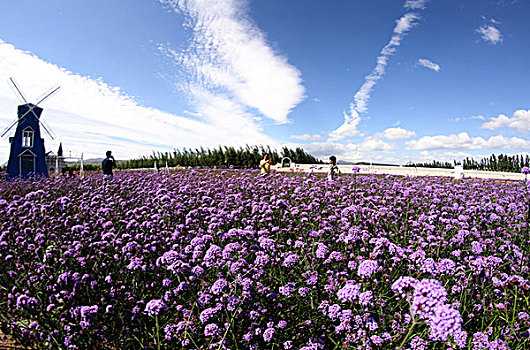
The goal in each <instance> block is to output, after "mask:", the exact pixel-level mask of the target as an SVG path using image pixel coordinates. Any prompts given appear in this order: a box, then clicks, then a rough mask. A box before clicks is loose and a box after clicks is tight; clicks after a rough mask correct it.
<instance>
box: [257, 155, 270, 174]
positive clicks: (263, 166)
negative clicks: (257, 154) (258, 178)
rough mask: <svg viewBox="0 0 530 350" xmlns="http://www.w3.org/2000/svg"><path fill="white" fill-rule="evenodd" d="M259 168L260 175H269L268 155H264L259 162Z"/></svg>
mask: <svg viewBox="0 0 530 350" xmlns="http://www.w3.org/2000/svg"><path fill="white" fill-rule="evenodd" d="M259 167H260V169H261V170H260V173H261V174H269V173H270V172H271V160H270V159H269V155H268V154H266V153H265V155H264V156H263V159H262V160H261V161H260V162H259Z"/></svg>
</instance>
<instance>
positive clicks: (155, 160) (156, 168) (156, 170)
mask: <svg viewBox="0 0 530 350" xmlns="http://www.w3.org/2000/svg"><path fill="white" fill-rule="evenodd" d="M157 170H158V168H157V167H156V160H155V171H157Z"/></svg>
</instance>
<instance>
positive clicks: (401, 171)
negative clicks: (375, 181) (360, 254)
mask: <svg viewBox="0 0 530 350" xmlns="http://www.w3.org/2000/svg"><path fill="white" fill-rule="evenodd" d="M338 167H339V170H340V172H341V173H342V174H352V173H353V170H352V168H353V165H338ZM358 167H359V174H379V175H402V176H444V177H453V178H462V177H463V178H466V179H469V178H475V179H500V180H521V181H522V180H525V179H526V177H525V175H524V174H521V173H506V172H499V171H479V170H464V169H462V168H456V169H443V168H423V167H404V166H381V165H373V166H370V165H358ZM328 168H329V165H328V164H293V165H292V166H291V167H289V168H282V167H281V166H280V165H277V166H274V167H273V169H274V170H276V171H289V172H304V173H310V172H314V173H325V172H327V171H328Z"/></svg>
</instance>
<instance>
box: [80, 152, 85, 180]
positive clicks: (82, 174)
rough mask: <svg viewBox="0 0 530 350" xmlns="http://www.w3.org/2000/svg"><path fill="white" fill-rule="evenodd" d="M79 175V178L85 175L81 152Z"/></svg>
mask: <svg viewBox="0 0 530 350" xmlns="http://www.w3.org/2000/svg"><path fill="white" fill-rule="evenodd" d="M80 173H81V174H80V175H81V178H84V177H85V167H84V164H83V153H81V171H80Z"/></svg>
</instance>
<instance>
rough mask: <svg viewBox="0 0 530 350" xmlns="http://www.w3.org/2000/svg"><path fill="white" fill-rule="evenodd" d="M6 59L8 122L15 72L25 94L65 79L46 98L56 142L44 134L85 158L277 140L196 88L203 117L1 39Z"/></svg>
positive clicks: (2, 120) (3, 101)
mask: <svg viewBox="0 0 530 350" xmlns="http://www.w3.org/2000/svg"><path fill="white" fill-rule="evenodd" d="M0 62H2V64H1V65H0V124H1V125H2V126H5V125H7V124H8V122H10V121H11V120H13V119H15V118H16V106H17V105H18V101H17V100H16V98H15V95H14V94H13V92H12V91H11V90H10V88H9V86H8V84H7V79H8V78H9V77H10V76H13V77H15V79H16V80H17V83H18V84H19V85H20V86H21V87H22V88H23V89H24V91H25V93H26V94H27V96H26V98H27V99H29V100H30V101H34V102H35V100H36V98H37V96H38V95H39V94H41V93H42V92H44V91H46V90H47V89H48V88H49V87H50V86H51V85H53V84H59V85H61V90H59V92H58V93H57V95H56V96H53V97H52V98H50V99H49V100H47V101H46V102H45V104H44V105H43V107H44V112H43V117H44V118H45V119H46V120H47V122H48V124H49V125H50V126H51V127H52V129H53V130H54V131H55V133H56V134H57V136H58V137H57V139H56V140H55V141H51V140H50V139H49V138H47V137H45V140H46V148H47V149H48V150H56V149H57V147H58V144H59V142H60V141H63V146H64V148H65V150H67V151H72V153H73V154H76V155H80V154H81V152H84V156H85V158H89V157H101V156H102V155H104V152H105V151H106V150H107V149H111V150H112V151H113V153H115V155H116V158H118V159H124V158H130V157H136V156H138V155H142V154H143V155H145V154H150V153H151V152H152V151H153V150H159V151H170V150H172V149H173V148H174V147H183V146H186V147H194V146H199V145H203V146H217V145H218V144H227V145H229V144H232V145H244V144H245V143H249V144H270V145H271V146H275V145H276V143H275V142H274V141H273V140H271V139H270V138H269V137H267V136H265V135H264V134H263V133H262V132H261V130H260V129H259V127H258V126H256V125H255V124H253V123H252V122H251V121H249V118H248V117H247V116H245V114H244V113H243V112H242V111H241V110H240V109H238V108H239V107H238V106H237V104H236V105H233V104H230V103H227V102H226V101H218V100H215V98H214V97H213V96H210V95H208V94H206V93H203V94H201V92H200V91H199V90H198V89H196V90H194V92H195V94H196V96H197V99H198V100H200V102H201V106H202V108H201V109H199V110H198V111H197V112H199V113H200V114H201V115H205V117H204V118H203V119H202V120H197V119H196V118H193V119H192V118H187V117H182V116H177V115H174V114H170V113H166V112H164V111H161V110H158V109H154V108H149V107H144V106H141V105H139V103H138V102H137V101H136V100H135V99H134V98H133V97H131V96H128V95H126V94H124V93H122V92H121V91H120V89H119V88H117V87H112V86H109V85H107V84H106V83H104V82H103V81H102V80H101V79H98V80H95V79H91V78H89V77H85V76H81V75H78V74H74V73H72V72H69V71H67V70H65V69H64V68H60V67H58V66H56V65H54V64H51V63H48V62H45V61H43V60H41V59H39V58H38V57H36V56H34V55H32V54H30V53H27V52H23V51H21V50H17V49H16V48H14V47H13V46H12V45H10V44H7V43H5V42H3V41H1V40H0ZM206 101H211V103H210V104H208V103H207V102H206ZM223 102H224V104H223ZM212 104H213V105H212ZM206 115H207V116H206ZM8 154H9V144H8V142H7V141H4V146H2V147H1V148H0V159H5V160H7V157H8Z"/></svg>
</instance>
